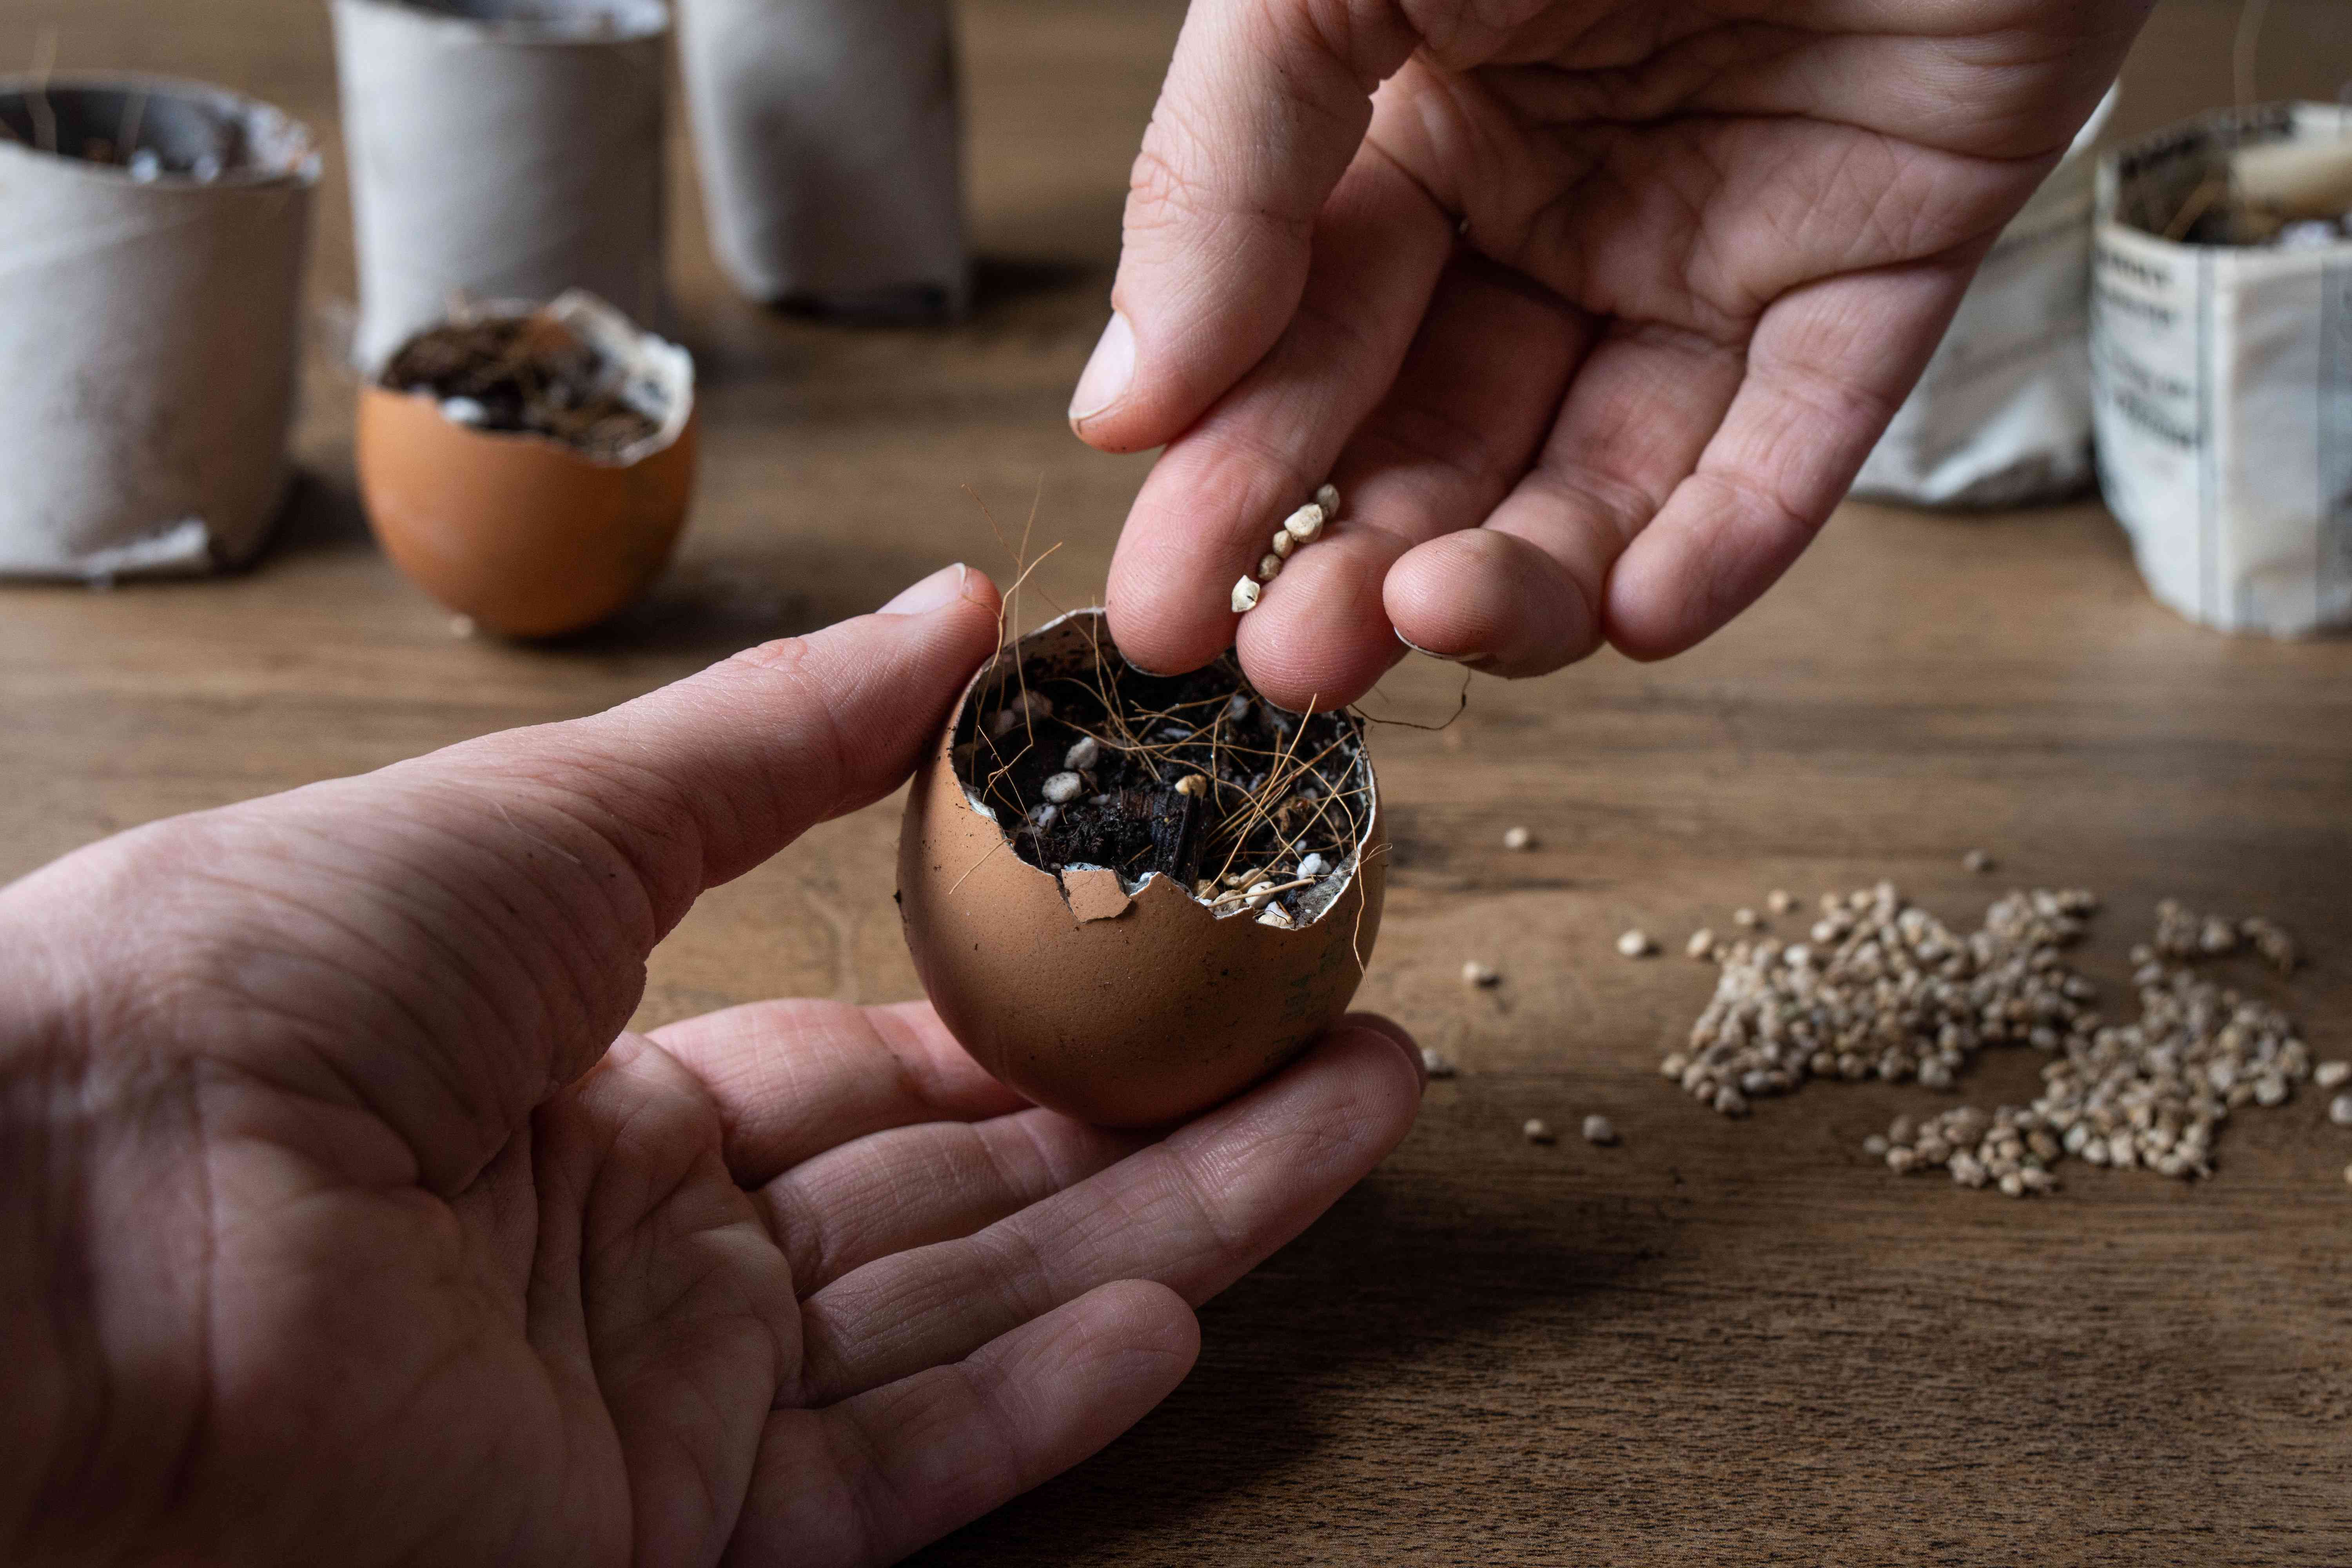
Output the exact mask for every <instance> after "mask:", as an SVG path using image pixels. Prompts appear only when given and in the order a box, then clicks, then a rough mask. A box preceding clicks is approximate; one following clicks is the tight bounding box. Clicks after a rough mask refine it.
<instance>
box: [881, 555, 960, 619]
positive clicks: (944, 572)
mask: <svg viewBox="0 0 2352 1568" xmlns="http://www.w3.org/2000/svg"><path fill="white" fill-rule="evenodd" d="M970 575H971V568H970V567H968V566H966V565H964V564H963V563H961V562H960V561H959V562H958V563H955V564H954V565H952V566H942V567H940V569H939V570H938V571H936V572H934V573H932V574H930V575H929V576H928V577H926V578H924V579H923V580H922V581H921V582H919V583H918V584H914V585H913V586H912V587H910V588H907V589H905V590H903V591H901V592H900V594H899V595H898V597H897V598H895V599H893V600H891V601H890V602H889V603H888V604H887V605H883V606H882V607H881V608H880V609H879V610H877V611H875V612H874V613H875V614H876V615H877V616H928V615H929V614H930V613H931V612H932V611H933V610H936V609H938V608H939V607H940V605H950V604H953V603H954V602H955V601H956V600H958V599H961V598H962V597H963V584H964V579H965V578H967V577H969V576H970Z"/></svg>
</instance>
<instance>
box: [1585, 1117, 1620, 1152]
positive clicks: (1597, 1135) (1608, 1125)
mask: <svg viewBox="0 0 2352 1568" xmlns="http://www.w3.org/2000/svg"><path fill="white" fill-rule="evenodd" d="M1583 1131H1584V1141H1585V1142H1587V1143H1598V1144H1600V1145H1601V1147H1603V1148H1607V1147H1608V1146H1609V1145H1610V1144H1612V1143H1614V1142H1617V1124H1616V1123H1615V1122H1613V1121H1610V1120H1609V1118H1607V1117H1605V1116H1588V1117H1586V1118H1585V1119H1584V1130H1583Z"/></svg>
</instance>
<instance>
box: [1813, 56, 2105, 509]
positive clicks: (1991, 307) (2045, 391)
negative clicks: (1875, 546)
mask: <svg viewBox="0 0 2352 1568" xmlns="http://www.w3.org/2000/svg"><path fill="white" fill-rule="evenodd" d="M2115 107H2116V89H2113V88H2110V89H2107V95H2106V97H2105V98H2104V99H2103V100H2100V102H2099V107H2098V109H2097V110H2095V112H2094V113H2093V114H2092V116H2091V118H2090V121H2088V122H2087V123H2086V124H2084V127H2083V129H2082V132H2081V133H2080V134H2078V135H2077V136H2076V137H2075V138H2074V144H2073V145H2072V146H2070V147H2069V148H2068V149H2067V150H2066V154H2065V156H2064V157H2063V158H2062V159H2060V160H2059V163H2058V167H2057V168H2055V169H2054V170H2053V171H2052V172H2051V174H2050V177H2049V178H2048V179H2047V180H2044V181H2043V182H2042V187H2041V189H2039V190H2037V191H2035V192H2034V193H2033V196H2032V200H2030V201H2028V202H2027V203H2026V204H2025V206H2024V209H2023V210H2022V211H2021V212H2020V213H2019V214H2018V215H2017V216H2016V217H2015V218H2013V219H2011V221H2010V224H2009V226H2008V227H2007V228H2005V229H2003V230H2002V231H2001V235H2000V239H1998V240H1996V241H1995V242H1994V243H1993V247H1992V251H1991V253H1990V255H1988V256H1987V257H1986V258H1985V259H1984V265H1983V266H1982V267H1981V268H1979V269H1978V271H1977V277H1976V281H1975V282H1973V283H1971V284H1970V285H1969V291H1968V294H1967V296H1966V297H1965V298H1964V299H1962V300H1961V301H1960V308H1959V310H1958V313H1957V314H1955V315H1954V316H1953V318H1952V324H1951V326H1950V327H1948V328H1947V329H1946V330H1945V332H1944V341H1943V342H1941V343H1940V344H1938V345H1937V349H1936V353H1935V357H1934V358H1932V359H1930V360H1929V361H1928V362H1927V370H1926V371H1925V372H1924V373H1922V374H1921V375H1920V377H1919V384H1918V385H1917V386H1916V387H1915V388H1914V389H1913V390H1912V393H1911V395H1910V396H1909V397H1908V398H1906V400H1905V401H1904V404H1903V406H1902V407H1901V408H1900V409H1898V410H1897V411H1896V412H1895V418H1894V421H1893V423H1891V424H1889V425H1888V426H1887V427H1886V434H1885V436H1883V437H1880V438H1879V442H1878V445H1877V446H1876V447H1874V448H1873V449H1872V451H1871V454H1870V457H1869V458H1868V459H1867V460H1865V461H1864V464H1863V466H1862V472H1861V473H1860V474H1858V475H1856V476H1855V477H1854V481H1853V491H1854V493H1855V494H1856V495H1861V496H1872V497H1878V498H1883V499H1885V500H1898V501H1909V502H1914V503H1916V504H1920V505H1926V506H1953V507H2004V506H2020V505H2023V504H2026V503H2029V502H2032V501H2046V500H2057V499H2059V498H2061V497H2063V496H2068V495H2072V494H2074V493H2075V492H2076V491H2078V490H2082V489H2086V488H2087V487H2088V486H2089V484H2090V482H2091V475H2092V464H2091V350H2090V312H2091V206H2092V189H2091V187H2092V178H2093V173H2094V170H2095V166H2096V161H2095V158H2094V157H2093V155H2092V152H2091V148H2092V145H2093V143H2094V142H2096V141H2097V140H2098V137H2099V133H2100V132H2102V131H2104V130H2105V129H2106V124H2107V121H2108V118H2109V117H2110V116H2111V115H2112V114H2113V113H2114V112H2115Z"/></svg>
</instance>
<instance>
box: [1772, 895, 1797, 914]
mask: <svg viewBox="0 0 2352 1568" xmlns="http://www.w3.org/2000/svg"><path fill="white" fill-rule="evenodd" d="M1764 907H1765V908H1766V909H1769V910H1771V911H1772V912H1773V913H1774V914H1776V915H1785V914H1787V913H1788V912H1789V911H1790V910H1793V909H1795V908H1796V907H1797V900H1796V898H1795V897H1794V896H1793V895H1792V894H1790V892H1789V891H1788V889H1785V888H1775V889H1772V890H1771V891H1770V892H1769V893H1767V894H1765V895H1764Z"/></svg>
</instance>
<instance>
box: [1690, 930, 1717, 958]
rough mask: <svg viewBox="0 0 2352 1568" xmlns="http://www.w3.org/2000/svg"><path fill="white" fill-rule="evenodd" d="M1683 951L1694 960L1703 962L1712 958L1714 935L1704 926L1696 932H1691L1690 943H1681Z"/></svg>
mask: <svg viewBox="0 0 2352 1568" xmlns="http://www.w3.org/2000/svg"><path fill="white" fill-rule="evenodd" d="M1683 951H1684V952H1686V953H1688V954H1690V956H1691V957H1693V958H1696V959H1702V960H1704V959H1709V958H1713V957H1714V956H1715V933H1714V932H1713V931H1709V930H1707V929H1706V927H1705V926H1701V927H1700V928H1699V929H1698V930H1696V931H1693V932H1691V939H1690V941H1688V942H1685V943H1683Z"/></svg>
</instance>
